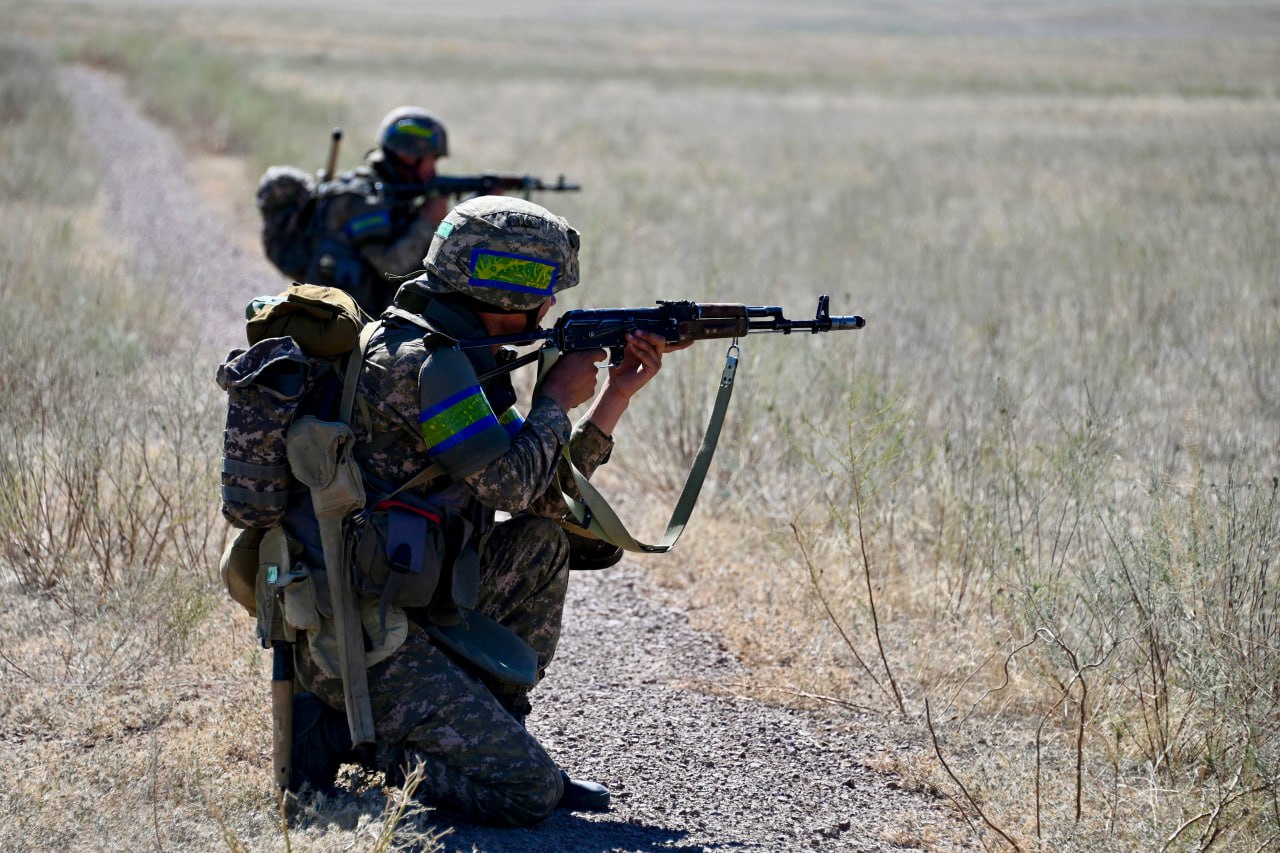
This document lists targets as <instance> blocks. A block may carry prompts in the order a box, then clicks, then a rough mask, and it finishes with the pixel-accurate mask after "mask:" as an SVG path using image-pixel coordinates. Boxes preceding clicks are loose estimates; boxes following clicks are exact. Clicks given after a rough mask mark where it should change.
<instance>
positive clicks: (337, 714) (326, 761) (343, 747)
mask: <svg viewBox="0 0 1280 853" xmlns="http://www.w3.org/2000/svg"><path fill="white" fill-rule="evenodd" d="M359 762H360V756H359V754H358V753H357V752H356V751H355V750H354V749H352V747H351V731H350V729H348V728H347V715H346V714H344V713H342V712H341V711H338V710H335V709H334V708H330V707H329V706H328V705H326V704H325V703H324V702H322V701H321V700H320V697H319V696H316V695H315V694H314V693H297V694H295V695H294V697H293V761H292V762H291V765H290V768H289V790H290V791H293V792H294V793H295V794H296V793H297V792H298V791H299V790H300V789H301V788H302V786H303V785H309V786H310V787H311V788H312V789H313V790H316V791H322V792H324V793H326V794H332V793H333V792H334V790H335V788H334V784H333V783H334V781H335V780H336V779H337V777H338V768H340V767H341V766H342V765H343V764H355V763H359Z"/></svg>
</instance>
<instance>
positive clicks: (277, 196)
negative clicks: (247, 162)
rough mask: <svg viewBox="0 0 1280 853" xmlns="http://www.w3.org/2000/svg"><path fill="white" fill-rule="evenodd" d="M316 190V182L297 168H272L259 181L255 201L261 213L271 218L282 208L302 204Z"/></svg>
mask: <svg viewBox="0 0 1280 853" xmlns="http://www.w3.org/2000/svg"><path fill="white" fill-rule="evenodd" d="M315 190H316V182H315V180H314V179H313V178H312V177H311V176H310V175H308V174H307V173H306V172H304V171H302V170H301V169H299V168H298V167H297V166H272V167H270V168H269V169H267V171H265V172H263V173H262V177H261V178H260V179H259V180H258V192H257V194H256V196H255V197H254V201H255V203H256V204H257V205H258V210H259V212H261V213H262V214H263V215H264V216H269V215H271V214H272V213H275V212H276V211H277V210H281V209H282V208H286V207H294V206H297V205H299V204H302V203H303V202H305V201H306V200H307V199H309V198H311V196H312V195H313V194H314V193H315Z"/></svg>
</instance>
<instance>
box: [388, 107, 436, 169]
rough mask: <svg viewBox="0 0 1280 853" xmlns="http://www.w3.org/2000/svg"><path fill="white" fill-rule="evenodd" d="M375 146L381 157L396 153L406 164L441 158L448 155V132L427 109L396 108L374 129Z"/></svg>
mask: <svg viewBox="0 0 1280 853" xmlns="http://www.w3.org/2000/svg"><path fill="white" fill-rule="evenodd" d="M378 147H379V148H381V149H382V151H383V153H384V154H398V155H400V156H401V157H402V158H404V159H405V160H409V161H415V160H421V159H422V158H423V157H445V156H447V155H448V154H449V132H448V130H447V129H446V128H445V126H444V121H443V120H442V119H441V118H440V117H439V116H438V115H436V114H435V113H433V112H431V111H430V110H424V109H423V108H422V107H412V106H405V107H396V108H395V109H394V110H392V111H391V112H389V113H387V115H386V117H384V118H383V119H382V124H381V125H380V126H379V127H378Z"/></svg>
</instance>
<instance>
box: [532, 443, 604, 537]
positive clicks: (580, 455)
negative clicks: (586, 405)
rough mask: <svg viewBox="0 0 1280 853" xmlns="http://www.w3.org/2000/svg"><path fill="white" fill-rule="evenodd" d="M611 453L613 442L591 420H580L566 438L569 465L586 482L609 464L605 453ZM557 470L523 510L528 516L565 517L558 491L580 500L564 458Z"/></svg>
mask: <svg viewBox="0 0 1280 853" xmlns="http://www.w3.org/2000/svg"><path fill="white" fill-rule="evenodd" d="M612 452H613V439H612V438H610V437H609V436H607V435H605V434H604V433H603V432H601V431H600V428H599V427H597V426H596V425H595V424H593V423H591V421H587V420H584V421H580V422H579V423H578V426H577V427H576V428H575V429H574V431H573V436H572V438H570V439H569V455H570V456H571V457H572V458H573V464H574V465H576V466H578V470H579V471H581V472H582V473H583V474H585V475H586V477H587V479H591V475H592V474H594V473H595V472H596V469H597V468H599V467H600V466H601V465H603V464H604V463H606V462H608V461H609V454H611V453H612ZM557 471H558V474H557V476H556V478H555V479H554V480H552V482H551V485H550V486H549V487H548V488H547V490H546V491H545V492H543V493H542V495H541V496H539V498H538V499H537V500H536V501H534V503H533V504H531V505H530V506H529V509H528V510H527V511H528V513H529V514H530V515H540V516H542V517H544V518H563V517H565V516H566V515H567V514H568V512H569V507H567V506H566V505H565V502H564V498H562V497H561V496H560V491H561V489H562V488H563V489H564V492H565V493H567V494H568V495H569V496H570V497H572V498H574V499H575V500H582V495H581V494H580V493H579V492H578V486H577V484H575V483H574V482H573V475H572V474H571V473H570V472H569V466H568V465H566V464H565V461H564V459H561V460H560V462H559V465H558V468H557Z"/></svg>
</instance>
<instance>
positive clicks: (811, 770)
mask: <svg viewBox="0 0 1280 853" xmlns="http://www.w3.org/2000/svg"><path fill="white" fill-rule="evenodd" d="M63 79H64V83H65V84H66V85H65V89H66V91H67V93H68V94H69V95H70V96H71V97H72V99H73V101H74V103H75V105H76V109H77V111H78V114H79V116H80V119H81V121H82V125H83V127H85V128H86V129H92V133H91V134H88V133H87V134H86V136H88V137H90V138H92V139H93V140H94V143H95V146H96V149H97V151H98V153H99V155H100V156H101V172H102V174H103V176H104V178H103V192H104V193H105V195H106V199H105V201H106V204H107V209H108V210H109V211H110V217H109V221H108V223H107V225H108V227H109V228H110V230H111V234H110V236H111V237H112V238H113V239H114V240H116V241H118V242H119V243H121V244H123V245H125V246H126V247H128V248H129V250H130V251H131V252H132V254H133V255H134V257H135V258H136V260H137V261H138V263H139V264H140V265H141V266H142V268H144V269H147V270H155V271H160V272H163V273H168V274H174V275H179V274H180V278H175V283H178V282H181V283H182V286H186V287H189V288H190V290H191V294H192V303H191V304H192V307H193V310H194V311H197V312H198V316H200V317H202V318H203V323H202V328H203V330H204V333H205V335H206V337H207V343H208V345H209V348H210V352H211V359H213V358H216V357H218V356H220V355H222V354H225V352H226V350H227V349H228V348H229V347H231V346H233V345H236V344H238V343H239V338H240V335H241V332H242V326H241V325H240V324H241V322H242V320H241V319H240V311H241V306H243V305H244V303H245V301H246V299H248V298H250V297H252V296H253V295H256V294H257V293H260V292H273V291H276V290H278V289H280V284H281V280H280V278H279V276H278V275H277V274H276V273H275V272H274V271H273V270H272V269H271V268H270V267H269V266H268V265H267V264H266V262H265V261H264V260H263V259H262V258H261V257H260V256H258V255H257V254H256V253H255V252H253V251H251V250H250V249H249V248H247V247H249V246H251V242H250V240H249V239H248V238H249V237H251V235H252V233H253V232H254V231H255V229H256V227H257V223H256V222H254V221H235V222H233V221H227V217H226V216H225V215H222V216H220V215H218V214H217V213H215V212H214V211H215V210H216V207H214V206H210V205H209V204H208V203H207V202H206V200H205V199H203V198H202V197H200V196H199V194H198V193H197V192H196V191H195V190H194V189H193V187H194V186H196V183H195V182H194V181H193V180H192V176H191V175H190V174H189V171H188V170H189V163H187V162H186V161H184V158H183V157H182V156H181V153H180V151H179V149H178V147H177V146H176V145H175V144H174V142H173V140H172V138H171V137H170V136H169V135H168V134H167V133H166V132H164V131H163V130H162V129H160V128H158V127H157V126H156V125H154V124H153V123H152V122H150V121H149V120H148V119H147V118H146V117H145V116H143V115H142V114H141V113H140V112H139V111H138V109H137V108H136V107H135V106H134V105H133V104H132V103H131V102H130V101H129V99H128V98H127V97H126V96H125V94H124V92H123V90H122V88H121V87H120V85H119V84H118V82H117V81H116V80H114V79H112V78H110V77H107V76H104V75H103V74H100V73H98V72H95V71H90V70H87V69H83V68H70V69H68V70H67V71H66V73H65V76H64V78H63ZM212 370H213V362H212V361H211V364H210V374H212ZM672 559H679V557H678V555H676V556H673V557H672ZM659 600H660V596H658V595H655V594H654V591H653V590H651V589H649V588H648V586H647V584H646V582H645V580H644V576H643V572H642V564H641V563H639V562H636V561H631V560H627V561H624V562H623V563H622V564H621V565H620V566H618V567H615V568H614V569H610V570H608V571H605V572H598V573H589V574H583V573H579V574H576V575H575V576H574V579H573V583H572V584H571V591H570V597H569V602H568V607H567V611H566V614H565V631H564V638H563V641H562V643H561V647H560V652H559V655H558V657H557V660H556V662H555V664H554V665H553V666H552V668H551V670H550V672H549V675H548V677H547V679H546V680H545V681H544V682H543V684H542V685H541V686H540V687H539V689H538V690H537V691H535V693H534V697H533V699H534V713H533V715H532V716H531V718H530V721H529V726H530V729H531V730H532V731H533V732H534V733H535V734H536V735H537V736H538V737H539V738H540V739H541V740H542V741H543V743H544V744H545V745H546V746H547V748H548V751H549V752H550V753H551V754H552V755H553V756H554V757H555V758H556V759H557V760H559V761H560V763H561V764H562V766H564V767H566V768H568V769H569V770H570V771H571V772H572V773H574V774H575V775H579V776H581V777H583V778H587V779H595V780H599V781H601V782H604V783H606V784H607V785H608V786H609V787H610V788H611V789H612V791H613V797H614V805H613V808H612V810H611V811H610V812H608V813H607V814H600V815H596V814H570V813H566V812H557V813H556V814H555V815H553V816H552V817H551V818H550V819H549V820H547V821H546V822H544V823H543V824H542V825H540V826H538V827H535V828H532V829H523V830H494V829H490V828H485V827H474V826H468V825H455V827H454V831H453V833H452V835H450V836H449V837H448V839H447V841H448V845H447V846H448V849H450V850H455V849H456V850H463V851H466V850H471V849H472V848H473V846H474V848H475V849H478V850H483V851H613V850H619V851H657V850H664V851H672V850H674V851H694V850H770V851H772V850H804V849H819V850H840V851H853V850H856V851H888V850H914V849H922V848H924V849H950V848H951V847H952V846H953V844H949V843H945V842H940V841H938V839H948V838H949V839H958V838H963V837H964V836H965V830H964V827H963V824H961V823H959V822H958V821H957V820H956V819H955V818H954V817H952V816H950V815H949V814H948V813H947V812H946V810H945V809H944V808H943V807H942V806H941V804H940V803H939V801H937V800H936V799H933V798H930V797H928V796H925V795H923V794H919V793H913V792H908V791H904V790H901V789H899V788H898V787H897V785H896V782H895V780H894V779H893V778H892V777H889V776H885V775H883V774H879V773H875V772H872V771H870V770H868V769H866V768H865V767H863V766H862V765H861V763H860V759H861V758H862V757H863V756H866V755H869V754H870V753H872V752H874V751H875V750H876V749H877V748H878V746H879V744H878V742H877V740H876V738H875V737H874V735H873V732H874V727H875V723H876V720H875V719H874V718H869V717H862V716H857V715H854V714H853V713H852V712H848V711H842V712H839V713H835V712H832V713H827V714H819V713H811V712H801V711H795V710H788V709H784V708H778V707H772V706H769V705H764V704H760V703H757V702H753V701H749V700H746V699H742V698H730V697H726V696H723V695H713V694H712V693H710V692H707V691H705V690H699V689H696V688H695V687H694V686H692V685H704V686H706V685H714V684H716V683H723V682H724V680H725V679H727V678H734V679H735V680H740V679H741V676H742V668H741V665H740V664H739V663H737V662H736V661H735V660H734V659H733V658H732V657H731V656H730V655H729V654H727V653H726V652H724V651H723V650H722V649H721V648H720V646H719V645H718V643H717V641H716V639H715V637H713V636H708V635H706V634H702V633H698V632H695V631H694V630H692V629H691V628H690V626H689V624H688V620H687V618H686V617H685V616H684V615H683V614H682V613H681V612H679V611H678V610H675V609H672V608H671V607H669V606H664V605H662V604H659V603H658V601H659ZM244 641H245V643H246V644H249V643H252V638H251V637H249V636H246V637H245V638H244ZM255 687H256V686H255ZM247 689H250V687H249V686H248V685H246V690H247ZM263 725H264V726H266V725H267V721H266V720H263ZM262 782H263V785H268V784H269V781H268V768H267V767H265V766H264V767H263V768H262ZM927 839H934V840H933V841H928V840H927Z"/></svg>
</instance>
